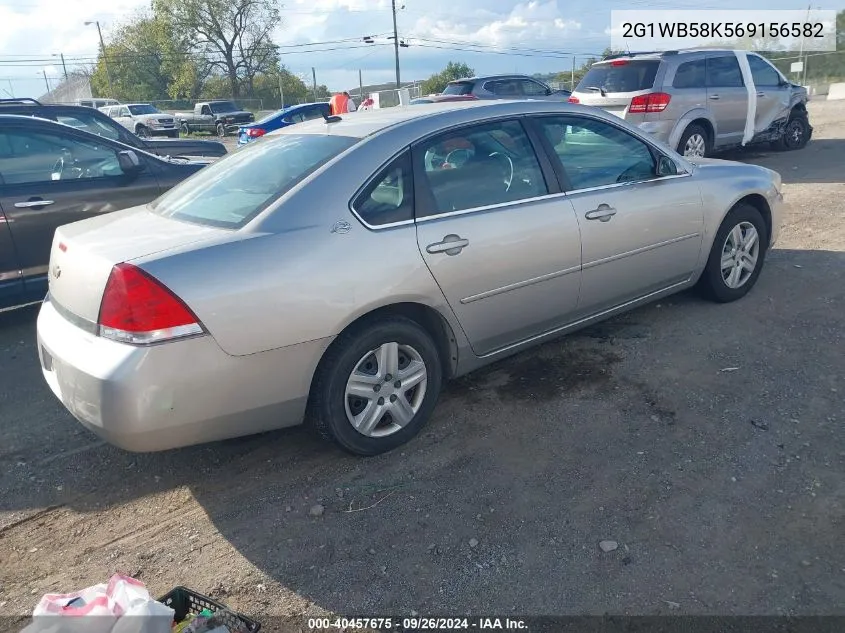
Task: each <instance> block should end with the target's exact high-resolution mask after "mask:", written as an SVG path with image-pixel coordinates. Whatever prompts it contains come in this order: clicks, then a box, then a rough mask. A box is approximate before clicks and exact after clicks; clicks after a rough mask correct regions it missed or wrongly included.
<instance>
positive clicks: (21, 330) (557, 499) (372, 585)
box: [0, 250, 845, 614]
mask: <svg viewBox="0 0 845 633" xmlns="http://www.w3.org/2000/svg"><path fill="white" fill-rule="evenodd" d="M843 270H845V253H842V252H833V251H798V250H776V251H774V252H773V253H772V254H771V256H770V258H769V261H768V264H767V270H766V271H765V272H764V274H763V275H762V277H761V278H760V281H759V283H758V285H757V286H756V288H755V289H754V290H753V292H752V293H751V294H750V295H749V296H747V297H746V298H744V299H743V300H742V301H740V302H737V303H734V304H729V305H727V306H720V305H715V304H711V303H707V302H704V301H703V300H701V299H699V298H698V297H697V296H696V295H695V294H694V293H692V292H685V293H682V294H679V295H676V296H673V297H670V298H667V299H665V300H663V301H661V302H658V303H657V304H652V305H650V306H646V307H643V308H640V309H638V310H635V311H633V312H631V313H629V314H626V315H623V316H621V317H618V318H615V319H613V320H610V321H608V322H606V323H602V324H599V325H596V326H594V327H591V328H589V329H586V330H583V331H581V332H579V333H577V334H574V335H571V336H569V337H566V338H565V339H562V340H561V341H558V342H553V343H549V344H546V345H543V346H541V347H539V348H537V349H536V350H532V351H529V352H525V353H522V354H520V355H518V356H515V357H512V358H510V359H506V360H503V361H501V362H499V363H496V364H495V365H493V366H491V367H489V368H487V369H484V370H481V371H479V372H477V373H475V374H472V375H470V376H467V377H465V378H462V379H459V380H457V381H455V382H453V383H451V384H450V385H448V386H447V388H446V390H445V393H444V397H443V400H442V401H441V403H440V404H439V405H438V408H437V410H436V412H435V415H434V418H433V420H432V422H431V423H430V424H429V425H428V426H427V427H426V429H425V430H424V431H423V432H422V434H421V435H420V436H419V437H418V438H417V439H415V440H414V441H412V442H411V443H410V444H408V445H407V446H406V447H403V448H401V449H398V450H396V451H394V452H392V453H389V454H386V455H381V456H378V457H373V458H368V459H361V458H357V457H353V456H350V455H346V454H344V453H342V452H340V451H338V450H337V449H335V448H333V447H332V446H330V445H328V444H325V443H324V442H322V441H319V440H317V439H316V438H314V437H313V436H312V434H310V433H309V432H307V431H306V430H305V429H301V428H296V429H287V430H283V431H278V432H272V433H267V434H263V435H260V436H253V437H248V438H244V439H239V440H232V441H226V442H218V443H214V444H210V445H206V446H198V447H191V448H186V449H181V450H174V451H168V452H163V453H156V454H132V453H126V452H123V451H121V450H118V449H115V448H113V447H110V446H108V445H105V444H103V443H102V442H100V441H99V440H98V439H97V438H95V437H94V436H93V435H92V434H90V433H89V432H88V431H86V430H84V429H82V428H81V427H80V426H79V425H78V424H77V423H76V422H75V421H74V420H72V419H71V417H70V416H69V415H68V414H67V413H66V412H65V411H64V409H62V407H61V406H60V405H59V404H58V403H57V402H56V401H55V398H54V397H53V396H52V394H51V393H50V392H49V390H48V389H47V387H46V386H45V385H44V382H43V378H42V376H41V373H40V368H39V366H38V361H37V355H36V354H35V349H34V345H33V344H32V337H33V334H34V314H35V312H34V311H33V310H28V311H20V312H19V313H9V314H3V315H0V333H3V334H5V335H6V336H5V339H6V340H7V341H9V344H8V348H7V349H0V352H1V353H2V354H3V356H2V362H0V378H2V381H0V383H2V384H3V385H13V386H14V390H13V391H8V390H7V389H6V388H5V387H4V393H3V394H2V396H0V397H2V400H0V403H2V409H3V411H4V414H3V415H2V420H3V421H2V431H3V434H4V438H5V441H4V444H3V447H2V448H0V511H3V512H5V513H10V514H9V517H10V518H9V519H8V520H7V521H6V524H7V525H8V524H9V523H13V522H14V521H15V520H19V519H21V518H22V517H25V515H27V514H31V513H32V512H34V511H37V510H40V509H42V508H47V507H66V508H68V509H71V510H73V511H74V512H77V513H89V512H98V511H102V510H104V509H106V508H117V507H118V506H122V505H124V504H126V503H128V502H131V501H133V500H138V499H141V498H144V497H150V498H153V497H154V496H161V495H163V494H170V493H173V492H174V491H176V490H181V489H187V490H188V491H189V492H190V495H191V496H192V498H193V499H194V500H195V501H196V503H197V504H199V506H200V507H201V508H202V511H203V513H204V514H205V515H207V517H208V519H209V520H210V521H211V523H212V524H213V526H214V528H215V529H216V531H217V532H219V535H220V536H222V537H223V538H224V539H225V540H226V541H227V542H228V544H229V545H230V546H231V547H233V548H234V549H235V550H237V552H238V553H240V554H241V555H242V556H243V557H245V558H246V559H247V560H248V561H249V562H250V563H251V564H252V565H254V566H255V567H256V568H257V569H258V570H260V571H261V572H262V573H264V574H266V575H268V576H270V577H272V578H273V579H275V580H276V581H278V582H279V583H281V584H282V585H283V586H284V587H286V588H288V589H289V590H290V591H292V592H295V593H296V594H298V595H299V596H301V597H302V598H303V599H305V600H307V601H309V602H311V603H315V604H317V605H319V606H320V607H322V608H325V609H328V610H330V611H338V612H345V613H350V612H354V613H371V614H372V613H377V612H378V613H386V612H393V613H398V612H402V613H407V612H408V611H409V610H410V609H411V608H416V609H419V608H421V607H424V608H428V609H431V610H434V611H442V612H449V613H463V612H464V611H473V612H485V611H489V612H511V611H512V609H513V608H514V607H515V606H517V605H518V606H519V607H520V608H521V610H522V612H536V613H554V612H561V611H566V610H568V609H569V608H570V607H567V606H566V605H580V606H581V607H582V608H583V610H584V611H589V610H598V611H601V610H603V608H604V607H603V606H602V605H601V604H600V603H599V602H593V603H591V602H590V598H589V595H590V594H589V591H590V588H591V587H593V588H595V587H600V586H602V585H603V583H610V584H609V585H608V586H612V587H613V589H612V591H617V590H619V587H620V586H625V587H626V589H625V590H626V591H629V592H632V593H631V594H630V595H635V594H636V596H637V599H639V596H640V594H639V591H640V590H639V589H637V588H636V587H634V585H637V584H641V585H642V591H643V592H646V593H647V592H648V591H649V586H650V585H651V582H642V583H637V582H635V581H634V580H633V579H632V578H633V577H632V576H631V573H633V572H631V569H635V568H636V565H634V566H633V567H630V568H629V566H630V565H632V561H636V563H637V564H639V565H643V566H645V567H647V570H645V571H643V573H652V572H654V574H655V578H657V577H662V576H666V577H668V578H669V579H670V580H671V581H675V582H679V583H681V584H684V583H685V582H686V581H682V580H681V579H682V578H686V577H688V576H689V574H688V573H687V569H688V568H687V567H686V565H688V564H689V561H688V559H686V558H684V557H677V558H672V557H671V556H669V557H668V558H667V554H666V552H665V551H662V552H660V553H658V554H654V553H652V554H651V555H653V556H655V558H654V560H653V561H651V562H650V559H649V558H648V557H649V556H651V555H649V554H647V553H646V552H645V551H644V550H643V549H642V548H640V549H639V552H641V553H640V554H637V553H630V552H623V551H622V550H620V555H619V556H616V555H615V554H614V555H613V556H612V557H610V556H609V557H605V558H603V559H597V558H596V556H595V554H594V551H593V550H594V549H595V547H594V545H595V542H596V541H597V540H598V539H599V538H609V536H607V535H613V534H625V533H629V532H638V531H639V530H640V529H641V528H642V531H643V532H642V533H645V532H647V530H650V529H653V528H652V527H649V528H647V529H646V528H644V527H642V525H641V524H643V522H644V521H645V516H646V514H648V513H654V512H658V510H657V509H656V508H657V506H658V505H659V506H660V508H661V509H660V510H659V513H660V515H661V517H662V521H663V525H665V524H666V523H667V522H668V523H671V524H672V525H673V526H674V527H673V529H677V530H681V528H680V527H677V525H676V522H680V523H684V522H688V519H689V517H690V516H694V517H699V518H701V517H700V513H701V512H702V507H703V508H704V509H705V511H709V510H707V508H708V506H707V505H706V503H707V502H706V498H707V496H708V495H714V494H722V493H721V492H720V493H716V492H714V490H713V489H710V488H707V487H706V485H705V484H706V479H707V478H708V477H712V475H713V473H712V472H711V471H709V470H708V468H709V467H716V466H714V465H718V464H723V459H724V457H723V456H724V455H725V454H731V455H733V454H734V453H733V451H734V450H736V449H735V446H734V444H733V443H735V444H736V445H744V443H745V442H746V439H744V438H745V435H746V434H747V433H749V431H750V432H754V429H753V428H751V427H750V425H748V424H743V426H742V427H737V429H730V428H727V427H724V426H721V425H713V426H710V427H708V426H707V425H704V426H703V427H702V426H697V425H692V424H691V425H689V426H686V423H685V422H684V421H683V420H684V415H685V413H684V411H685V408H684V407H685V405H684V403H683V398H681V397H675V396H671V395H670V396H666V395H661V394H663V392H662V391H661V390H662V389H663V386H662V382H664V378H665V376H666V375H669V374H665V373H661V369H660V363H663V362H669V363H671V362H673V359H677V358H679V357H680V356H682V355H683V354H684V352H681V351H676V352H674V355H673V353H672V352H667V354H668V356H669V358H660V355H659V354H657V355H655V353H653V352H650V349H651V348H652V347H653V346H654V345H655V344H656V343H657V342H660V341H662V342H661V343H660V345H659V349H660V350H662V351H666V350H667V349H676V350H679V349H683V345H684V341H689V340H699V339H700V337H702V336H703V333H706V332H720V331H724V330H725V329H726V328H728V324H729V323H731V322H732V321H734V320H737V319H743V318H745V319H751V321H752V322H753V323H756V322H759V321H760V320H762V321H764V322H766V323H767V326H766V328H767V330H769V331H770V334H769V337H768V338H764V339H759V340H755V338H754V337H748V338H746V339H742V340H743V341H744V342H743V343H742V349H741V351H742V352H743V353H747V354H748V356H749V358H748V360H746V361H745V362H748V363H751V362H758V363H761V364H760V365H759V366H764V364H765V361H766V358H767V354H768V353H770V347H769V343H767V341H769V340H770V338H777V337H784V338H785V340H784V341H781V342H782V344H783V345H784V346H786V347H787V348H790V349H791V347H790V346H791V345H792V344H791V343H790V341H789V339H788V337H789V336H790V332H791V331H792V329H791V328H792V327H793V325H794V322H795V321H794V320H795V319H799V320H802V321H806V320H807V319H809V318H810V316H808V315H810V314H811V313H812V312H813V311H814V310H822V309H825V307H826V306H827V307H829V306H830V302H838V305H839V306H840V307H841V305H842V299H843V288H845V283H843V280H845V275H843ZM840 314H841V310H840ZM834 325H835V324H833V323H827V324H826V325H825V327H828V328H832V327H834ZM804 327H809V326H806V325H805V326H804ZM820 327H821V326H820ZM800 344H801V343H800V342H799V341H796V342H795V345H800ZM787 351H788V350H787ZM750 357H756V358H758V361H752V360H751V359H750ZM705 361H706V358H700V359H694V362H695V363H698V364H702V365H703V364H707V363H708V362H709V361H707V362H705ZM726 362H727V361H726ZM731 362H733V361H731ZM620 364H625V366H626V368H625V369H624V371H623V370H619V371H618V373H617V369H618V367H619V366H620ZM640 364H642V365H643V367H645V368H647V371H643V372H641V374H642V375H638V372H637V371H636V370H635V369H632V368H635V367H637V366H639V365H640ZM697 371H699V370H696V369H689V372H690V374H691V375H690V376H688V377H687V381H692V382H696V381H698V378H696V376H697V375H698V374H697V373H696V372H697ZM700 371H703V370H700ZM819 371H823V369H821V366H820V369H819ZM708 375H709V374H708ZM732 376H738V374H732ZM544 383H545V384H544ZM703 384H705V391H706V392H707V393H710V391H707V387H706V385H708V384H709V383H706V382H704V383H703ZM749 384H750V385H753V384H754V383H753V382H752V383H749ZM667 388H669V389H670V391H669V393H673V392H672V390H674V389H675V387H672V386H671V385H669V386H668V387H667ZM678 389H681V387H678ZM749 389H750V392H749V395H748V398H749V401H750V402H753V403H755V406H758V407H763V406H764V405H762V404H759V403H758V402H757V401H758V400H759V398H760V397H761V396H760V394H759V393H758V392H757V391H755V390H754V388H753V387H749ZM711 391H712V397H713V398H716V397H717V396H716V391H715V387H714V388H713V389H712V390H711ZM690 415H692V414H690ZM678 451H681V453H682V454H683V455H689V456H690V458H691V459H692V460H693V461H694V462H695V463H697V464H709V465H710V466H701V467H700V468H702V469H703V470H700V471H696V469H695V467H692V466H690V467H689V468H688V469H689V470H690V474H687V475H683V474H681V473H678V472H675V474H673V475H672V478H673V479H672V480H673V481H674V482H675V483H674V484H672V485H674V486H675V487H678V486H680V489H679V490H680V497H679V496H678V495H675V496H671V497H669V496H666V494H665V487H666V485H667V484H665V482H664V483H662V484H658V482H660V481H664V479H665V477H666V475H663V474H661V473H663V472H664V471H665V470H668V469H670V467H671V469H673V472H674V469H675V468H676V467H675V463H676V462H677V460H678V457H677V455H676V454H677V453H678ZM644 453H645V454H648V455H653V456H654V457H651V458H646V457H643V455H644ZM645 459H648V460H649V461H648V465H647V466H643V460H645ZM739 459H740V461H742V460H752V461H753V458H752V457H748V456H745V457H740V458H739ZM749 464H750V465H751V466H753V465H754V463H752V462H749ZM649 469H651V472H652V475H649V474H648V472H649ZM721 474H722V473H721V472H720V475H721ZM749 476H750V475H749ZM631 477H634V478H635V479H638V480H639V481H641V482H647V483H642V486H644V488H643V490H642V491H640V490H639V489H638V488H636V487H634V488H632V487H631V486H632V484H630V483H626V482H629V480H630V478H631ZM661 478H663V479H661ZM648 482H650V483H648ZM699 484H700V485H701V488H696V486H697V485H699ZM636 485H639V484H636ZM690 490H696V493H695V494H687V493H689V491H690ZM685 491H686V492H685ZM164 503H166V502H164ZM174 503H175V502H174ZM722 503H724V504H726V507H727V506H730V509H731V512H739V513H740V515H742V516H738V518H737V524H738V525H742V521H743V520H744V519H743V517H744V516H745V512H746V511H747V512H751V511H755V512H756V511H758V508H757V506H756V502H755V501H749V500H747V499H745V500H743V499H737V500H736V503H737V504H740V505H739V506H736V507H735V506H734V501H729V500H722ZM655 504H657V505H655ZM702 504H704V505H702ZM741 504H747V506H748V508H747V510H743V509H742V508H743V507H744V506H742V505H741ZM316 506H319V508H317V507H316ZM605 508H607V509H608V510H609V511H610V514H608V513H606V512H605ZM737 508H739V509H737ZM711 509H712V508H711ZM180 511H181V506H178V507H171V508H170V509H169V511H168V514H166V515H163V516H161V517H160V518H159V519H156V520H152V519H150V521H152V522H151V523H150V525H149V526H148V531H149V534H150V536H149V541H143V540H140V541H139V542H134V544H133V546H132V547H133V548H135V549H141V548H143V546H144V543H146V544H147V545H146V546H147V547H150V548H161V547H166V548H169V551H177V550H178V549H179V548H180V547H183V546H185V547H187V545H186V544H187V541H185V543H177V542H171V543H164V544H163V543H161V542H160V540H159V539H160V537H161V535H160V534H159V532H160V530H158V523H159V522H166V521H168V520H171V519H172V518H173V517H171V516H169V514H175V515H176V518H178V513H179V512H180ZM720 511H721V509H720ZM191 516H193V515H186V517H185V521H186V522H188V523H190V520H191ZM731 517H733V515H731ZM745 518H746V519H747V518H748V517H745ZM144 520H146V519H139V521H141V522H143V521H144ZM703 520H705V521H710V519H708V518H705V519H703ZM731 520H732V521H733V518H731ZM749 520H751V519H749ZM680 523H678V525H680ZM632 526H634V527H632ZM636 526H639V527H636ZM711 527H713V526H711ZM139 529H140V528H139ZM144 529H147V528H144ZM654 529H656V528H654ZM714 529H716V528H714ZM731 529H733V528H731ZM773 529H774V528H773ZM802 529H805V528H802ZM716 532H717V533H718V532H719V530H718V529H716ZM679 534H680V532H679V533H677V534H676V537H678V538H679ZM642 538H645V537H642ZM702 538H703V539H705V540H706V538H705V537H703V536H702ZM707 538H709V537H707ZM133 539H135V541H138V539H139V536H138V534H137V532H133ZM727 542H728V544H730V540H728V541H727ZM702 546H703V545H702ZM633 547H634V544H633V543H632V548H633ZM761 547H762V545H761ZM133 551H134V549H133ZM192 551H193V550H192ZM667 551H669V552H670V554H671V550H667ZM725 555H726V556H727V557H728V558H730V554H729V553H726V554H725ZM737 560H738V561H739V563H741V561H740V560H739V559H737ZM555 561H557V562H555ZM626 561H627V562H626ZM720 564H722V565H723V566H725V569H727V570H728V571H729V572H730V573H734V572H736V571H737V570H736V568H735V567H733V566H731V564H729V563H720ZM740 566H741V564H740ZM731 570H733V571H731ZM715 573H716V572H714V571H713V570H709V569H702V570H700V571H699V574H700V575H707V574H711V575H712V574H715ZM218 576H219V578H220V579H221V581H222V582H226V576H227V573H226V570H225V568H222V569H221V570H220V573H219V574H218ZM655 582H658V584H659V582H662V581H655ZM185 584H191V579H190V578H186V579H185ZM579 587H580V588H579ZM564 588H565V592H566V597H564V595H563V594H562V593H561V592H563V591H564ZM67 589H68V590H69V589H71V588H70V587H68V588H67ZM197 589H199V590H201V591H206V592H208V591H211V590H212V589H213V587H210V586H200V587H197ZM767 591H768V590H767ZM599 593H601V592H599ZM661 595H662V594H661ZM658 602H659V601H658ZM726 608H727V607H726Z"/></svg>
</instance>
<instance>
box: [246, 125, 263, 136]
mask: <svg viewBox="0 0 845 633" xmlns="http://www.w3.org/2000/svg"><path fill="white" fill-rule="evenodd" d="M265 134H267V130H262V129H261V128H260V127H251V128H247V131H246V135H247V136H248V137H250V138H258V137H259V136H264V135H265Z"/></svg>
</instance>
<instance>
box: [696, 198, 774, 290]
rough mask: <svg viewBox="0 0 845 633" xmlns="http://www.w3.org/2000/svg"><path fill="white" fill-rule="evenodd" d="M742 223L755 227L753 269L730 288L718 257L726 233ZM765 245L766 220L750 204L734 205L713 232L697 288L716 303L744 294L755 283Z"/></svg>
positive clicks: (764, 255)
mask: <svg viewBox="0 0 845 633" xmlns="http://www.w3.org/2000/svg"><path fill="white" fill-rule="evenodd" d="M742 223H750V224H752V225H753V226H754V228H755V229H756V230H757V243H758V244H759V247H758V249H757V260H756V264H755V268H754V270H753V271H752V272H751V275H750V276H749V277H748V279H747V280H746V281H745V282H744V283H743V284H742V285H741V286H739V287H738V288H731V287H730V286H729V285H728V283H727V282H726V280H725V278H724V276H723V273H722V256H723V254H724V248H725V244H726V241H727V238H728V234H729V233H730V232H731V231H733V230H734V227H736V226H738V225H741V224H742ZM768 247H769V232H768V230H767V229H766V223H765V222H764V221H763V216H762V215H760V212H759V211H758V210H757V209H755V208H754V207H752V206H751V205H750V204H745V203H740V204H738V205H736V206H735V207H734V208H733V209H731V210H730V211H729V212H728V214H727V216H725V219H724V220H723V221H722V225H721V226H720V227H719V230H718V231H717V232H716V238H715V239H714V240H713V246H712V247H711V248H710V255H709V257H708V258H707V264H706V266H705V267H704V272H703V273H702V274H701V278H700V279H699V281H698V288H699V290H700V291H701V292H702V294H703V295H704V296H705V297H706V298H708V299H710V300H712V301H716V302H718V303H729V302H731V301H736V300H737V299H740V298H742V297H744V296H745V295H746V294H748V292H749V291H750V290H751V289H752V288H753V287H754V284H756V283H757V278H758V277H759V276H760V271H761V270H763V264H764V263H765V260H766V251H767V250H768Z"/></svg>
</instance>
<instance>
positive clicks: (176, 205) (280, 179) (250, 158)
mask: <svg viewBox="0 0 845 633" xmlns="http://www.w3.org/2000/svg"><path fill="white" fill-rule="evenodd" d="M357 142H358V139H357V138H352V137H349V136H325V135H322V134H319V135H318V134H283V135H280V136H276V137H273V138H266V139H262V141H261V142H258V143H250V144H249V145H246V146H245V147H243V148H242V149H241V150H238V151H237V152H233V153H231V154H229V155H228V156H226V157H225V158H223V159H222V160H220V161H218V162H216V163H214V164H213V165H210V166H209V167H205V168H203V169H202V170H201V171H199V172H197V174H196V175H195V176H193V177H191V178H189V179H188V180H185V181H184V182H182V183H181V184H179V185H177V186H176V187H174V188H173V189H171V190H170V191H168V192H167V193H165V194H164V195H163V196H161V197H160V198H159V199H158V200H156V201H155V202H153V203H152V204H151V205H150V208H151V210H152V211H153V212H155V213H158V214H159V215H162V216H165V217H169V218H174V219H176V220H184V221H186V222H193V223H195V224H204V225H209V226H217V227H221V228H226V229H236V228H240V227H241V226H243V225H244V224H246V223H247V222H249V221H250V220H251V219H253V218H254V217H255V216H257V215H258V214H259V213H261V212H262V211H263V210H264V209H266V208H267V207H268V206H270V204H272V203H273V202H274V201H275V200H278V199H279V198H280V197H281V196H282V195H284V194H285V192H287V191H289V190H290V189H291V188H292V187H293V186H295V185H296V184H297V183H299V182H301V181H302V180H303V179H304V178H306V177H307V176H308V175H309V174H311V173H312V172H314V171H316V170H317V169H318V168H319V167H321V166H322V165H324V164H326V163H327V162H328V161H330V160H331V159H332V158H334V157H335V156H337V155H338V154H340V153H341V152H343V151H344V150H345V149H347V148H349V147H351V146H352V145H354V144H355V143H357Z"/></svg>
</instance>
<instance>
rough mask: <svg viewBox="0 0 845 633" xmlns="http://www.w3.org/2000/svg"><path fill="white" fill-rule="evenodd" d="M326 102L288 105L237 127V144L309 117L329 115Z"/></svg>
mask: <svg viewBox="0 0 845 633" xmlns="http://www.w3.org/2000/svg"><path fill="white" fill-rule="evenodd" d="M329 114H330V111H329V104H328V103H322V102H320V103H302V104H300V105H295V106H289V107H287V108H285V109H284V110H277V111H276V112H274V113H273V114H271V115H269V116H266V117H264V118H263V119H261V120H260V121H256V122H255V123H250V124H248V125H241V126H239V127H238V145H246V144H247V143H249V142H250V141H254V140H255V139H257V138H261V137H262V136H264V135H265V134H267V133H268V132H272V131H273V130H278V129H281V128H283V127H287V126H288V125H294V124H296V123H302V122H303V121H308V120H309V119H320V118H323V117H327V116H329Z"/></svg>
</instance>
